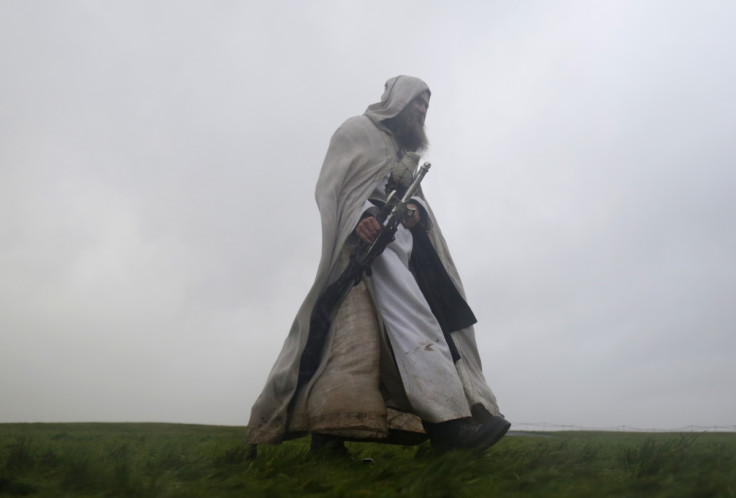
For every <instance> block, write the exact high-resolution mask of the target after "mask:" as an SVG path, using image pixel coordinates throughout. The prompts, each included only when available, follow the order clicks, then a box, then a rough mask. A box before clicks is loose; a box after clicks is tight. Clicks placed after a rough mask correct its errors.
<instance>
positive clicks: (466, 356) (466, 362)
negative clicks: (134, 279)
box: [246, 76, 499, 444]
mask: <svg viewBox="0 0 736 498" xmlns="http://www.w3.org/2000/svg"><path fill="white" fill-rule="evenodd" d="M428 91H429V88H428V87H427V85H426V84H425V83H424V82H423V81H421V80H419V79H417V78H413V77H409V76H397V77H395V78H391V79H390V80H389V81H387V82H386V88H385V91H384V93H383V95H382V97H381V101H380V102H378V103H377V104H373V105H371V106H369V107H368V109H367V110H366V112H365V114H363V115H361V116H355V117H352V118H349V119H348V120H347V121H346V122H345V123H343V124H342V125H341V126H340V128H338V130H337V131H336V132H335V134H334V135H333V137H332V139H331V141H330V145H329V148H328V151H327V154H326V156H325V160H324V163H323V165H322V170H321V172H320V175H319V179H318V181H317V188H316V192H315V197H316V200H317V205H318V207H319V211H320V216H321V220H322V255H321V259H320V264H319V267H318V269H317V276H316V278H315V281H314V284H313V285H312V288H311V289H310V291H309V293H308V294H307V297H306V299H305V300H304V302H303V304H302V306H301V307H300V309H299V311H298V313H297V316H296V318H295V320H294V323H293V325H292V327H291V330H290V332H289V335H288V336H287V338H286V340H285V342H284V346H283V348H282V350H281V353H280V354H279V356H278V358H277V360H276V363H275V364H274V366H273V368H272V370H271V372H270V374H269V376H268V379H267V381H266V385H265V387H264V389H263V391H262V392H261V395H260V396H259V397H258V399H257V400H256V403H255V404H254V406H253V408H252V410H251V418H250V421H249V423H248V431H247V436H246V440H247V441H248V442H250V443H252V444H263V443H270V444H276V443H279V442H281V441H282V440H284V439H287V438H290V437H296V436H300V435H303V434H305V433H311V432H318V433H323V434H333V435H338V436H342V437H345V438H349V439H368V440H370V439H377V440H387V439H388V440H395V441H396V442H402V440H403V441H405V442H406V441H413V442H416V441H419V440H421V439H417V438H412V437H409V438H407V437H405V436H406V435H412V436H413V435H418V436H421V435H423V430H422V426H421V422H420V419H419V418H418V417H417V416H416V414H415V413H412V412H413V411H414V410H413V409H412V407H411V403H409V402H408V399H407V397H406V395H405V391H403V385H402V382H401V375H400V374H399V373H398V370H397V368H396V362H395V361H394V360H393V356H392V352H391V349H390V346H389V345H388V341H387V339H386V335H385V333H384V328H383V323H382V318H381V316H380V314H379V313H378V312H377V310H376V306H375V304H374V300H373V297H372V293H371V290H373V289H372V288H369V287H370V286H371V284H370V282H369V283H368V286H366V283H365V281H366V279H364V282H361V283H360V284H359V285H358V286H356V287H354V288H353V290H352V291H351V292H350V293H349V295H348V297H347V299H346V300H345V301H344V302H343V304H342V305H341V307H340V309H339V311H338V313H337V316H336V317H335V319H334V320H333V323H332V326H331V328H330V331H329V333H328V336H327V338H326V341H325V344H324V348H323V353H322V359H321V363H320V366H319V368H318V369H317V371H316V373H315V374H314V375H313V377H312V379H311V380H310V381H309V383H307V384H306V385H305V386H304V387H303V388H301V389H300V391H299V392H298V393H297V392H296V388H297V378H298V371H299V360H300V357H301V353H302V351H303V350H304V346H305V344H306V341H307V337H308V334H309V318H310V314H311V311H312V308H313V307H314V304H315V302H316V301H317V298H318V297H319V295H320V293H321V292H322V291H323V290H324V288H325V287H326V286H327V285H329V284H330V283H331V282H333V281H334V280H335V279H336V278H337V277H338V276H339V275H340V273H341V272H342V270H343V268H344V267H345V265H346V264H347V260H348V256H349V253H350V251H351V246H350V244H349V243H348V240H349V237H350V235H351V234H352V232H353V230H354V228H355V225H356V224H357V222H358V221H359V219H360V217H361V215H362V213H363V210H364V204H365V202H366V200H367V199H368V198H369V197H370V196H371V194H372V193H373V192H374V191H375V190H376V188H377V187H378V186H379V185H382V183H383V182H384V181H385V178H386V176H387V175H388V174H389V173H390V172H391V171H392V169H393V167H394V165H395V164H396V162H397V160H398V159H399V147H398V145H397V143H396V141H395V140H394V138H393V136H392V134H391V132H390V130H388V128H386V127H385V126H383V125H382V124H381V121H383V120H385V119H388V118H391V117H394V116H396V115H397V114H398V113H399V112H400V111H401V110H402V109H403V108H404V107H406V105H407V104H408V103H409V102H411V101H412V100H413V99H414V98H416V97H417V96H419V95H420V94H422V93H423V92H428ZM419 196H420V197H422V199H423V200H424V203H423V204H424V205H425V206H426V208H427V209H426V211H427V216H428V217H429V225H431V226H432V229H431V230H430V231H429V232H428V235H429V237H430V240H431V242H432V245H433V246H434V248H435V250H436V252H437V254H438V256H439V258H440V260H441V262H442V264H443V266H444V267H445V269H446V270H447V272H448V274H449V275H450V277H451V279H452V281H453V283H454V284H455V287H456V288H457V290H458V291H459V292H460V293H461V294H463V295H464V292H463V288H462V283H461V281H460V278H459V276H458V274H457V270H456V268H455V265H454V263H453V262H452V259H451V257H450V253H449V250H448V248H447V244H446V242H445V240H444V238H443V237H442V233H441V231H440V229H439V226H438V225H437V223H436V220H435V219H434V216H433V214H432V211H431V208H430V207H429V205H428V204H427V203H426V199H424V197H423V196H422V194H421V193H420V194H419ZM452 338H453V341H454V343H455V346H456V347H457V350H458V352H459V354H460V357H461V360H459V361H457V362H456V363H455V369H456V373H457V377H458V379H459V380H460V382H461V384H462V388H463V391H464V394H465V398H466V402H467V408H468V411H470V412H472V413H473V415H474V416H476V417H483V416H487V415H497V414H499V410H498V406H497V403H496V399H495V397H494V395H493V393H492V392H491V390H490V388H489V387H488V385H487V384H486V381H485V379H484V377H483V372H482V369H481V361H480V357H479V354H478V348H477V345H476V342H475V334H474V331H473V327H468V328H465V329H463V330H459V331H456V332H453V333H452ZM429 421H431V422H434V421H435V420H429Z"/></svg>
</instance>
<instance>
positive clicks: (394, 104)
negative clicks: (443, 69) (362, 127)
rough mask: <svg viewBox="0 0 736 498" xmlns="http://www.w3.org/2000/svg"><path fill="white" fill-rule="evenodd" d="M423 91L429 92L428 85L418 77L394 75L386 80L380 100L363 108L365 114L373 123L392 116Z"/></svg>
mask: <svg viewBox="0 0 736 498" xmlns="http://www.w3.org/2000/svg"><path fill="white" fill-rule="evenodd" d="M423 92H429V87H428V86H427V84H426V83H425V82H423V81H422V80H420V79H419V78H415V77H413V76H404V75H400V76H394V77H393V78H391V79H390V80H388V81H387V82H386V85H385V90H384V92H383V95H381V101H380V102H376V103H375V104H371V105H369V106H368V109H366V110H365V115H366V116H368V117H369V118H371V119H372V120H373V121H374V122H375V123H380V122H381V121H383V120H384V119H389V118H393V117H394V116H396V115H397V114H398V113H400V112H401V110H402V109H403V108H404V107H406V105H407V104H408V103H409V102H411V101H412V100H414V99H415V98H416V97H418V96H419V95H421V94H422V93H423ZM430 95H431V92H430Z"/></svg>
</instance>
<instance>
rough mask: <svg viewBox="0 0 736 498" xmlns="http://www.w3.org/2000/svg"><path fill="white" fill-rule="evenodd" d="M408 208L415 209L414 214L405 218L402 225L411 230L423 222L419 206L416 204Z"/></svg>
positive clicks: (408, 205) (409, 205)
mask: <svg viewBox="0 0 736 498" xmlns="http://www.w3.org/2000/svg"><path fill="white" fill-rule="evenodd" d="M406 207H407V208H409V209H413V210H414V214H412V215H411V216H407V217H406V218H404V221H402V222H401V224H402V225H404V226H405V227H406V228H411V227H413V226H414V225H416V224H417V223H419V222H420V221H421V218H420V216H419V206H417V205H416V204H407V206H406Z"/></svg>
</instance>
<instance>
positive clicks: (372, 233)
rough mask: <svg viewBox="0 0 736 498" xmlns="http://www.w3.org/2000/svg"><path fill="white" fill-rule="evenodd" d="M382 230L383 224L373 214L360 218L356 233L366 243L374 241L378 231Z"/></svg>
mask: <svg viewBox="0 0 736 498" xmlns="http://www.w3.org/2000/svg"><path fill="white" fill-rule="evenodd" d="M380 231H381V224H380V223H378V220H377V219H376V218H374V217H373V216H368V217H367V218H363V219H362V220H360V222H359V223H358V225H357V226H356V227H355V235H357V236H358V237H360V240H362V241H363V242H365V243H366V244H371V243H373V241H374V240H376V236H377V235H378V232H380Z"/></svg>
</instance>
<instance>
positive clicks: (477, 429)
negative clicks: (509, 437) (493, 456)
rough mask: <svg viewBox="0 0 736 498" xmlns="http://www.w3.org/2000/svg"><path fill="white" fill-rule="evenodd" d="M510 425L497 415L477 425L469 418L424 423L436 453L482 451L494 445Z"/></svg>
mask: <svg viewBox="0 0 736 498" xmlns="http://www.w3.org/2000/svg"><path fill="white" fill-rule="evenodd" d="M509 427H511V424H510V423H509V422H508V421H507V420H506V419H504V418H503V417H501V416H499V415H494V416H493V417H491V418H490V419H488V420H486V421H485V422H483V423H482V424H481V423H478V422H476V421H475V420H473V419H472V418H471V417H467V418H459V419H456V420H449V421H447V422H440V423H439V424H430V423H426V422H425V423H424V429H425V430H426V431H427V434H429V440H430V441H431V442H432V448H433V449H435V450H438V451H451V450H478V451H483V450H486V449H488V448H490V447H491V446H493V445H494V444H496V443H497V442H498V441H499V440H500V439H501V438H502V437H503V436H504V435H505V434H506V432H507V431H508V430H509Z"/></svg>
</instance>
